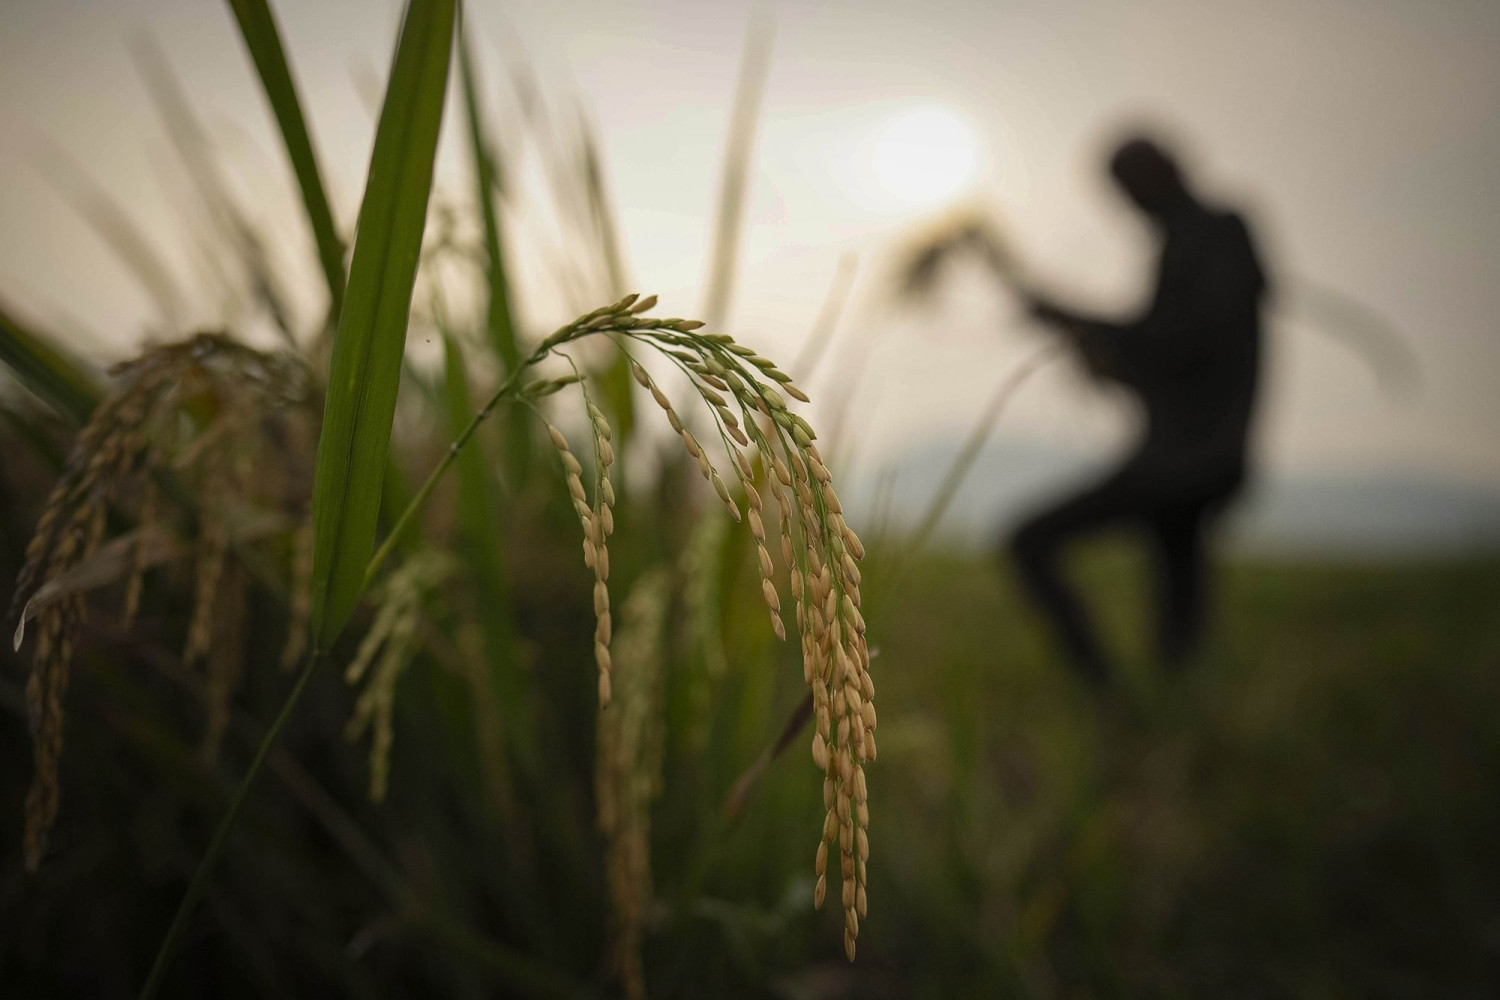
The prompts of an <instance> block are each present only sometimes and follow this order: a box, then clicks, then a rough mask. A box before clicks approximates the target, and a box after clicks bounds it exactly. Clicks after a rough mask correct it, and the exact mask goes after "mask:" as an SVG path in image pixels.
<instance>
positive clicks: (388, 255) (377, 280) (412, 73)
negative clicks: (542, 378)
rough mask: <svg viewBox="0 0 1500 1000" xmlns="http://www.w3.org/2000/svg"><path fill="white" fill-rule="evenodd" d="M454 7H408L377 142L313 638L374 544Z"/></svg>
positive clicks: (322, 500) (318, 491)
mask: <svg viewBox="0 0 1500 1000" xmlns="http://www.w3.org/2000/svg"><path fill="white" fill-rule="evenodd" d="M454 15H455V12H454V3H453V0H412V3H411V6H410V7H408V8H407V11H406V20H405V23H404V24H403V25H402V28H401V40H400V42H399V44H398V46H397V50H396V59H395V62H394V65H393V66H392V69H391V77H390V83H389V85H388V86H387V89H386V97H385V106H384V108H383V109H382V110H381V113H380V124H379V125H378V126H377V128H376V131H375V149H374V153H373V154H372V156H371V159H370V172H369V177H368V180H367V182H366V187H365V197H364V203H363V204H362V205H361V207H360V211H359V229H358V236H357V238H356V241H355V244H354V257H353V259H352V261H351V262H350V268H349V288H348V293H347V295H345V297H344V308H343V312H342V313H341V315H340V317H339V326H338V333H337V335H336V336H335V338H334V344H333V359H332V362H331V364H330V368H329V373H328V395H327V401H326V404H325V407H324V410H323V432H322V436H321V438H320V439H319V441H318V457H317V469H316V473H315V478H314V483H313V578H312V611H311V625H312V634H313V637H314V639H315V641H316V642H317V644H318V645H319V647H321V648H326V647H327V646H328V644H329V643H331V642H332V641H333V639H334V638H335V637H336V636H337V635H338V633H339V631H340V629H342V628H343V626H344V624H345V623H346V622H347V621H348V619H349V616H350V614H351V613H352V612H353V610H354V605H355V602H356V601H358V599H359V595H360V591H361V589H362V587H363V581H364V575H365V566H366V563H367V562H368V561H369V558H370V551H371V549H372V547H373V545H374V541H375V524H376V518H377V516H378V515H379V510H380V483H381V477H382V476H383V474H384V472H385V466H386V451H387V449H388V447H389V445H390V438H391V422H392V420H393V419H394V417H395V411H396V393H397V390H398V388H399V386H400V379H401V358H402V356H403V354H404V353H405V350H406V326H407V320H408V316H409V314H410V311H411V296H412V286H413V283H414V282H415V280H416V274H417V261H418V258H419V256H420V253H421V248H422V231H423V228H424V227H425V224H426V219H427V199H428V195H429V194H430V193H431V189H432V169H433V160H434V159H435V158H436V155H437V137H438V127H439V125H440V124H441V121H442V115H443V98H444V94H445V92H446V89H447V82H448V64H449V59H450V57H451V55H452V47H453V28H454V19H455V18H454Z"/></svg>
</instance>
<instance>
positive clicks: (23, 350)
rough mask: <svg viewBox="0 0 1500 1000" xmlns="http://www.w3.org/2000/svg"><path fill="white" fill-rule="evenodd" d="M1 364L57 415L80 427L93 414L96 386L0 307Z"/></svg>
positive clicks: (78, 366)
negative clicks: (55, 411) (59, 414)
mask: <svg viewBox="0 0 1500 1000" xmlns="http://www.w3.org/2000/svg"><path fill="white" fill-rule="evenodd" d="M0 363H3V364H4V365H5V366H6V367H8V368H9V369H10V370H11V371H13V372H15V374H16V378H17V379H19V380H20V382H21V384H22V385H24V386H25V387H26V388H28V389H30V390H31V391H32V392H33V393H35V394H36V395H37V396H38V397H40V398H41V399H42V400H43V401H45V402H46V403H47V404H48V405H50V406H52V407H53V408H54V409H55V410H57V412H58V413H61V414H62V415H63V416H65V417H67V418H68V419H69V420H72V421H73V422H74V423H76V424H79V425H82V424H84V423H86V422H87V421H88V419H89V414H90V413H92V412H94V404H95V403H97V402H99V397H100V395H101V393H100V389H99V385H98V383H97V382H96V381H95V379H94V377H93V375H92V374H90V373H89V371H88V369H87V368H85V367H84V366H83V365H82V364H81V363H79V362H78V361H76V360H74V359H73V358H71V357H69V356H68V353H67V352H66V351H65V350H63V349H62V348H61V347H58V346H57V345H55V344H52V343H50V342H48V340H47V339H46V338H45V337H43V336H42V335H41V334H38V333H36V332H34V331H32V330H28V329H27V328H26V327H24V326H22V325H21V323H19V322H18V321H17V320H16V319H15V317H13V316H12V315H11V314H10V313H9V312H8V311H6V309H5V308H4V307H3V306H0Z"/></svg>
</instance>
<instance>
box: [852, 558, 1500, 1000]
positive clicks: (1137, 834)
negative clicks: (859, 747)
mask: <svg viewBox="0 0 1500 1000" xmlns="http://www.w3.org/2000/svg"><path fill="white" fill-rule="evenodd" d="M1136 563H1137V560H1134V559H1131V558H1129V557H1128V554H1127V553H1123V552H1116V551H1109V550H1106V551H1105V552H1103V553H1101V554H1098V555H1096V558H1095V560H1094V561H1092V562H1090V563H1088V564H1087V565H1085V567H1084V568H1083V569H1084V572H1083V574H1082V575H1083V577H1084V578H1085V579H1086V580H1088V582H1089V584H1091V585H1092V593H1093V594H1094V595H1095V597H1096V601H1095V603H1096V606H1097V607H1098V608H1099V610H1100V611H1101V615H1102V618H1103V620H1104V622H1105V625H1106V626H1107V627H1108V629H1109V632H1110V633H1111V635H1112V636H1113V638H1114V639H1115V640H1116V644H1117V645H1118V646H1121V647H1123V648H1125V649H1127V650H1129V649H1136V650H1140V649H1141V648H1142V645H1143V643H1142V635H1141V634H1140V630H1139V629H1138V628H1131V625H1132V624H1133V623H1134V622H1135V621H1137V617H1136V616H1138V615H1139V613H1140V612H1141V611H1142V610H1144V609H1143V606H1142V605H1143V602H1142V601H1141V599H1140V593H1139V590H1138V588H1137V585H1136V583H1135V581H1137V580H1138V579H1139V577H1138V576H1137V575H1136V574H1138V573H1139V571H1140V569H1141V567H1140V566H1139V565H1137V564H1136ZM905 592H906V593H907V594H908V595H916V596H914V597H912V598H911V599H909V600H907V601H892V602H891V604H890V606H889V607H887V608H886V609H885V610H884V612H883V616H884V618H885V625H886V633H885V638H884V639H883V640H882V643H881V645H882V648H883V652H882V660H883V661H884V662H885V663H886V664H889V665H890V666H889V668H888V669H887V670H885V671H884V672H883V673H882V678H883V686H882V689H881V696H882V699H883V706H884V712H883V714H882V723H883V725H882V734H883V735H884V737H885V738H884V741H883V742H882V750H883V753H882V755H881V765H882V766H880V768H879V769H878V771H877V772H876V773H877V778H878V781H877V784H878V786H879V794H878V796H876V797H875V798H873V800H872V801H874V802H875V812H876V815H875V817H874V819H873V820H872V836H873V837H874V838H875V839H876V841H877V842H878V843H879V844H880V845H881V849H880V860H881V862H882V863H881V864H880V865H879V866H878V870H879V874H878V875H873V876H872V878H873V879H874V883H875V890H876V893H875V895H877V896H878V897H879V899H880V914H881V917H882V918H883V919H872V920H871V921H870V924H869V928H870V929H869V931H868V933H869V935H870V936H871V937H870V943H869V946H868V948H867V951H866V952H865V953H866V954H869V955H870V956H871V966H872V967H873V966H876V965H880V964H885V963H887V962H889V963H890V965H891V966H892V967H893V968H894V969H896V970H898V975H899V977H900V978H901V979H902V980H904V981H905V982H906V983H908V984H909V985H910V986H911V988H912V991H913V992H915V993H918V994H919V995H932V996H939V995H976V996H978V995H1003V994H1016V995H1035V996H1053V995H1064V996H1067V995H1103V996H1108V995H1125V996H1153V995H1159V996H1464V995H1475V996H1477V995H1482V991H1483V986H1484V984H1485V983H1491V984H1492V983H1493V982H1494V979H1493V977H1494V976H1495V974H1496V973H1497V971H1500V951H1497V948H1496V945H1495V943H1494V938H1493V929H1494V927H1495V926H1496V920H1497V918H1500V902H1497V900H1500V896H1497V895H1496V894H1495V892H1494V890H1495V888H1496V887H1497V885H1500V882H1497V879H1500V863H1497V861H1496V855H1495V853H1494V852H1493V851H1492V850H1491V849H1490V844H1489V835H1488V833H1487V832H1486V831H1490V830H1493V829H1495V828H1496V823H1497V822H1500V800H1497V798H1496V796H1495V794H1494V789H1495V787H1497V786H1496V782H1497V779H1500V724H1497V722H1496V721H1495V716H1494V712H1493V711H1492V706H1493V705H1494V703H1495V698H1496V696H1497V694H1500V675H1497V673H1496V671H1495V667H1496V666H1497V664H1500V618H1497V616H1495V615H1494V613H1493V609H1494V608H1495V607H1496V606H1497V604H1500V564H1496V563H1494V562H1475V563H1468V564H1456V565H1448V564H1439V563H1434V564H1430V565H1425V564H1414V565H1402V566H1390V567H1368V568H1346V569H1338V568H1320V567H1315V566H1307V567H1301V566H1296V565H1281V564H1275V563H1259V562H1245V563H1241V564H1238V565H1236V566H1234V567H1233V568H1232V569H1231V570H1230V572H1229V573H1228V574H1227V577H1226V579H1225V581H1224V584H1223V586H1222V588H1221V592H1220V594H1219V603H1220V604H1221V617H1220V624H1221V628H1220V631H1219V634H1218V636H1217V637H1216V641H1215V643H1214V645H1213V648H1212V649H1211V650H1209V652H1208V654H1207V655H1206V656H1205V659H1204V662H1202V663H1201V664H1199V665H1198V666H1197V667H1196V668H1195V669H1194V670H1193V671H1192V672H1191V673H1190V674H1188V675H1187V676H1184V677H1182V678H1180V679H1178V680H1176V681H1172V682H1167V681H1166V680H1164V679H1163V678H1162V677H1161V676H1159V675H1158V674H1156V673H1155V672H1154V671H1153V670H1151V669H1150V666H1149V664H1148V663H1147V662H1146V661H1145V658H1144V656H1142V655H1136V656H1134V657H1131V658H1128V660H1127V668H1128V669H1127V671H1126V672H1125V673H1126V676H1125V677H1124V678H1123V682H1122V684H1121V688H1122V690H1121V692H1120V694H1119V696H1118V697H1117V698H1116V699H1115V700H1114V701H1113V702H1111V703H1108V704H1100V703H1097V702H1095V701H1094V700H1093V699H1091V698H1089V697H1088V696H1086V695H1085V694H1084V693H1083V692H1082V691H1080V690H1078V689H1077V688H1076V686H1075V685H1074V684H1073V683H1072V682H1071V681H1070V679H1069V678H1067V677H1066V676H1065V675H1064V674H1063V672H1062V668H1061V666H1060V665H1059V664H1058V663H1057V662H1056V660H1055V658H1054V657H1053V656H1052V655H1051V654H1050V651H1049V649H1048V648H1047V646H1046V645H1045V643H1044V637H1043V636H1042V635H1041V634H1040V633H1039V631H1038V629H1037V628H1036V626H1035V624H1034V622H1033V621H1032V620H1031V618H1030V616H1029V615H1028V614H1027V613H1026V612H1025V610H1024V609H1023V608H1022V607H1020V606H1018V604H1017V603H1016V599H1015V597H1014V595H1013V593H1012V591H1011V590H1010V588H1008V587H1003V586H1001V585H1000V583H999V577H998V574H996V573H995V572H993V570H992V567H990V566H988V565H985V564H982V563H976V562H974V561H972V560H967V559H964V560H930V561H927V562H925V563H924V564H923V565H922V566H921V567H920V568H919V569H918V570H916V571H915V572H914V573H913V575H912V577H911V579H910V580H909V582H908V584H907V587H906V591H905ZM872 870H873V869H872ZM872 905H873V904H872ZM892 911H894V914H892ZM888 914H890V916H889V917H887V915H888ZM938 984H942V988H941V989H938V988H936V987H937V986H938Z"/></svg>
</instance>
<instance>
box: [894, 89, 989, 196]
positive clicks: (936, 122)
mask: <svg viewBox="0 0 1500 1000" xmlns="http://www.w3.org/2000/svg"><path fill="white" fill-rule="evenodd" d="M978 147H979V142H978V139H977V138H976V136H975V134H974V129H973V127H972V126H971V125H970V124H969V123H968V122H967V121H965V120H964V119H963V118H962V117H960V116H959V115H958V114H957V113H956V112H954V111H953V110H951V109H949V108H945V107H941V106H938V105H931V106H928V107H922V108H916V109H913V110H911V111H906V112H903V113H902V114H899V115H897V116H895V117H894V118H892V119H890V121H888V122H887V123H886V126H885V128H884V129H883V130H882V131H881V133H880V138H879V139H878V140H876V143H875V149H874V160H875V163H874V165H875V175H876V177H877V178H878V179H879V180H880V183H881V185H882V186H883V187H884V188H885V189H886V191H888V192H889V193H891V194H893V195H895V196H896V197H897V198H899V199H901V200H902V201H905V202H910V203H913V204H921V205H933V204H936V203H938V202H941V201H944V200H946V199H948V198H951V197H953V196H954V195H956V194H958V193H959V192H960V191H961V190H962V189H963V187H964V185H965V184H966V183H967V182H968V181H969V180H970V178H971V177H972V176H973V173H974V165H975V160H976V159H977V158H978V157H977V154H978Z"/></svg>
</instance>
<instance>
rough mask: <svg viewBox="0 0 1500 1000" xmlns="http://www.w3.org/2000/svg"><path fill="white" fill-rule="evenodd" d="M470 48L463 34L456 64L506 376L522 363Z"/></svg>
mask: <svg viewBox="0 0 1500 1000" xmlns="http://www.w3.org/2000/svg"><path fill="white" fill-rule="evenodd" d="M472 49H473V46H472V44H471V43H470V42H469V40H468V36H467V35H465V36H464V37H463V39H462V44H461V45H460V47H459V53H458V65H459V73H460V77H461V79H462V81H463V88H464V111H465V114H466V117H467V119H468V125H469V150H470V152H471V153H472V154H473V157H474V185H475V188H476V192H475V193H476V194H477V195H478V207H479V216H480V221H481V222H482V223H483V224H484V257H485V259H484V265H485V280H486V282H487V283H488V285H489V288H488V291H489V306H488V307H487V309H486V311H485V329H486V330H487V331H488V332H489V335H490V338H491V340H492V342H493V343H494V346H495V352H496V353H497V354H499V355H500V360H501V361H503V362H505V370H506V372H507V373H509V372H510V371H511V370H512V369H514V368H515V367H516V365H517V364H519V363H520V361H521V349H520V347H519V346H518V345H517V344H516V330H515V325H514V323H513V322H512V320H511V313H510V285H509V282H508V280H507V277H506V273H505V257H504V252H503V250H502V248H501V244H500V217H499V215H498V213H497V211H496V205H495V191H496V188H497V187H498V177H497V176H496V172H495V155H494V152H493V151H492V149H491V147H490V143H489V140H488V137H487V136H486V135H485V129H484V115H483V113H482V112H481V110H480V108H479V93H478V89H479V88H478V83H477V82H476V80H475V72H474V56H473V51H472Z"/></svg>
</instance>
